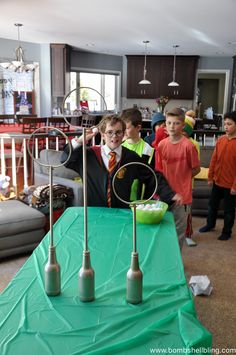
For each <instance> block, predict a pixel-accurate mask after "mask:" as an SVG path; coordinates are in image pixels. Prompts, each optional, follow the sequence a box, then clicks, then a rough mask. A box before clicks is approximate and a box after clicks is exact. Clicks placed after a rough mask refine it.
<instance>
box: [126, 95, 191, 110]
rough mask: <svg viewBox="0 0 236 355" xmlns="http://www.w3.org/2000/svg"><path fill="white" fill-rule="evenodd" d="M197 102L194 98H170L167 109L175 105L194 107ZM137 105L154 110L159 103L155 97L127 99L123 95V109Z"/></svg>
mask: <svg viewBox="0 0 236 355" xmlns="http://www.w3.org/2000/svg"><path fill="white" fill-rule="evenodd" d="M194 104H195V102H194V101H193V100H174V99H170V101H169V102H168V103H167V105H166V106H165V110H167V111H168V110H169V109H171V108H173V107H182V108H185V109H186V110H190V109H194V108H195V107H194ZM134 105H137V107H138V108H140V107H148V108H149V109H150V110H152V111H156V110H157V104H156V101H155V99H153V100H149V99H127V98H126V97H122V109H126V108H131V107H134Z"/></svg>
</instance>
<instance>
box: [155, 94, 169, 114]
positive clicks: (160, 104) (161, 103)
mask: <svg viewBox="0 0 236 355" xmlns="http://www.w3.org/2000/svg"><path fill="white" fill-rule="evenodd" d="M155 101H156V103H157V108H158V110H159V111H161V112H163V111H164V108H165V105H166V104H167V103H168V101H169V97H168V96H160V97H157V98H156V100H155Z"/></svg>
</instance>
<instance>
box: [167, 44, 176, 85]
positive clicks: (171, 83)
mask: <svg viewBox="0 0 236 355" xmlns="http://www.w3.org/2000/svg"><path fill="white" fill-rule="evenodd" d="M178 47H179V45H177V44H175V45H174V46H173V48H174V52H175V54H174V66H173V80H172V81H171V82H170V83H169V84H168V86H179V84H178V83H177V82H176V81H175V74H176V48H178Z"/></svg>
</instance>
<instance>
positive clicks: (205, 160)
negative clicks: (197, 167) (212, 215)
mask: <svg viewBox="0 0 236 355" xmlns="http://www.w3.org/2000/svg"><path fill="white" fill-rule="evenodd" d="M213 150H214V147H206V146H204V147H201V149H200V161H201V172H200V174H198V175H197V176H196V177H195V179H194V187H193V203H192V214H193V216H207V214H208V201H209V197H210V194H211V187H210V186H209V185H208V183H207V175H208V168H209V165H210V161H211V156H212V153H213ZM223 211H224V206H223V201H221V203H220V206H219V210H218V216H219V217H223Z"/></svg>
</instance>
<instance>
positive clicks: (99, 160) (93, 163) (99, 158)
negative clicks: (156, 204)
mask: <svg viewBox="0 0 236 355" xmlns="http://www.w3.org/2000/svg"><path fill="white" fill-rule="evenodd" d="M125 129H126V125H125V122H124V121H123V120H122V119H121V118H120V117H119V116H118V115H110V116H105V117H104V118H103V119H102V121H101V122H100V124H99V131H100V133H101V136H102V139H103V140H104V142H105V144H104V145H102V146H93V147H89V148H88V149H87V174H88V175H87V188H88V191H87V198H88V206H100V207H116V208H127V207H128V205H127V204H125V203H124V202H122V201H120V200H119V199H118V198H117V197H116V196H115V194H114V191H113V188H112V179H113V177H114V175H115V173H116V172H117V170H118V169H119V168H120V167H121V166H123V165H125V164H127V163H131V162H141V163H142V162H143V161H142V159H141V158H140V157H139V156H138V155H137V154H136V153H135V152H132V151H130V150H129V149H127V148H125V147H122V145H121V143H122V141H123V138H124V133H125ZM95 135H96V132H93V131H92V129H91V130H88V131H87V133H86V140H87V142H88V141H90V140H91V139H92V138H93V137H94V136H95ZM82 141H83V137H82V136H80V137H79V138H77V139H73V140H72V146H73V151H72V155H71V158H70V160H69V162H68V163H67V165H66V166H67V167H68V168H70V169H73V170H75V171H77V172H78V173H79V175H80V176H83V159H82V158H83V157H82V156H83V154H82ZM67 154H68V147H67V146H66V147H65V149H64V154H63V156H62V160H63V161H65V160H66V158H67V156H68V155H67ZM137 178H138V179H139V180H140V181H141V183H144V184H145V186H146V190H145V193H146V196H147V197H149V196H151V194H152V193H153V189H154V185H155V184H154V176H153V175H152V173H151V172H150V170H149V169H147V168H145V167H143V166H141V165H137V164H136V165H135V164H134V165H131V166H128V167H125V168H123V169H121V170H120V171H119V173H118V174H117V178H116V183H115V188H116V193H117V194H118V196H120V197H121V198H122V199H123V200H125V201H130V193H131V186H132V183H133V181H134V179H137ZM157 179H158V191H157V193H158V194H159V196H160V197H161V199H162V200H163V201H165V202H167V203H173V202H177V203H180V202H181V201H180V197H179V196H178V195H176V194H175V193H174V192H173V191H172V190H171V188H170V187H169V185H168V183H167V181H166V180H165V178H164V177H163V175H162V174H157Z"/></svg>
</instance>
